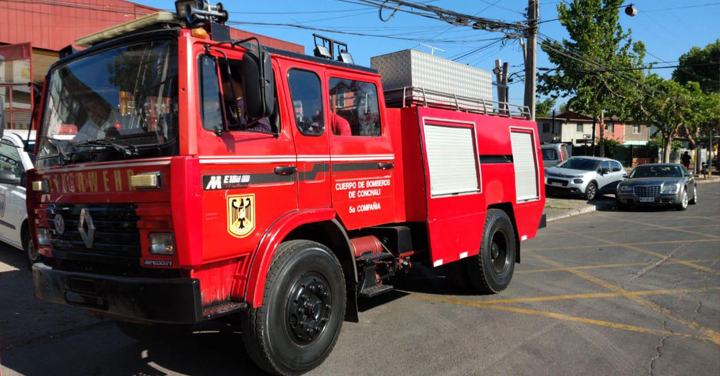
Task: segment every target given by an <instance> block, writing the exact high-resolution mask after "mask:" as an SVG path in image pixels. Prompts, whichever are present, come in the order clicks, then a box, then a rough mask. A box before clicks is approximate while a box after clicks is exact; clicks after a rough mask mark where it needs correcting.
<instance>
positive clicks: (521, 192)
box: [510, 131, 539, 202]
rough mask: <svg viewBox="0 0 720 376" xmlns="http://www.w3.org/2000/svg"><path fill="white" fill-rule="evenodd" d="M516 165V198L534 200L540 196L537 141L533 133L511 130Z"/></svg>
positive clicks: (517, 199) (521, 200)
mask: <svg viewBox="0 0 720 376" xmlns="http://www.w3.org/2000/svg"><path fill="white" fill-rule="evenodd" d="M510 140H511V142H512V151H513V161H514V166H515V200H516V201H517V202H524V201H532V200H536V199H538V198H539V192H538V171H537V166H536V163H535V162H536V161H535V158H536V156H535V143H534V140H533V135H532V133H529V132H516V131H511V132H510Z"/></svg>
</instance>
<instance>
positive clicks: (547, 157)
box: [542, 149, 558, 161]
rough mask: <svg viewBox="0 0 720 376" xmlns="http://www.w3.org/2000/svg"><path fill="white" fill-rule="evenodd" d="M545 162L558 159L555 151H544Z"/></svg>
mask: <svg viewBox="0 0 720 376" xmlns="http://www.w3.org/2000/svg"><path fill="white" fill-rule="evenodd" d="M542 156H543V161H555V160H557V159H558V157H557V152H556V151H555V149H542Z"/></svg>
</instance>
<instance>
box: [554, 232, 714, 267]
mask: <svg viewBox="0 0 720 376" xmlns="http://www.w3.org/2000/svg"><path fill="white" fill-rule="evenodd" d="M563 231H564V232H565V233H568V234H573V235H580V236H582V237H585V238H588V239H592V240H597V241H601V242H605V243H607V244H609V245H614V246H616V247H623V248H627V249H632V250H633V251H637V252H640V253H644V254H646V255H651V256H655V257H658V258H661V259H669V258H668V256H667V255H664V254H662V253H658V252H654V251H650V250H647V249H643V248H638V247H635V246H633V245H630V244H622V243H618V242H614V241H612V240H607V239H602V238H598V237H595V236H592V235H588V234H582V233H575V232H571V231H566V230H563ZM701 240H702V239H701ZM707 240H711V239H707ZM712 240H716V241H720V239H712ZM697 242H700V240H690V241H688V240H686V241H680V240H678V241H674V242H672V241H667V242H660V244H669V243H697ZM672 260H673V261H674V262H676V263H678V264H683V265H685V266H689V267H691V268H695V269H697V270H702V271H704V272H708V273H713V274H718V275H720V272H717V271H716V270H714V269H712V268H708V267H705V266H701V265H697V264H693V263H692V262H689V261H683V260H679V259H672Z"/></svg>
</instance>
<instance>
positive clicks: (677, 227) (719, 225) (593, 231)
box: [591, 223, 720, 234]
mask: <svg viewBox="0 0 720 376" xmlns="http://www.w3.org/2000/svg"><path fill="white" fill-rule="evenodd" d="M710 227H720V223H718V224H716V225H700V226H675V227H670V228H671V229H673V230H675V229H686V228H710ZM591 231H592V233H593V234H617V233H620V232H637V231H655V229H654V228H640V229H632V230H603V231H595V230H591Z"/></svg>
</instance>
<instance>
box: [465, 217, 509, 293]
mask: <svg viewBox="0 0 720 376" xmlns="http://www.w3.org/2000/svg"><path fill="white" fill-rule="evenodd" d="M516 255H517V242H516V239H515V230H514V227H513V223H512V221H511V220H510V217H508V215H507V214H506V213H505V212H504V211H502V210H499V209H490V210H488V212H487V217H486V218H485V229H484V230H483V237H482V244H481V246H480V253H479V254H478V255H476V256H472V257H469V258H467V259H466V261H465V265H466V267H467V273H468V279H469V281H470V286H471V287H472V288H473V290H475V291H477V292H480V293H483V294H497V293H498V292H500V291H503V290H505V289H506V288H507V287H508V285H510V281H511V280H512V276H513V271H514V270H515V257H516Z"/></svg>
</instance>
